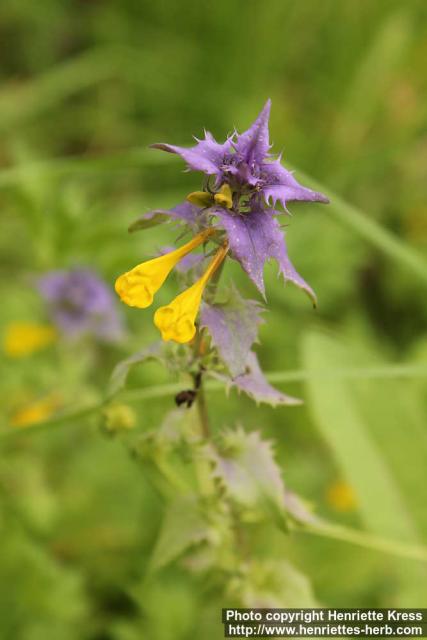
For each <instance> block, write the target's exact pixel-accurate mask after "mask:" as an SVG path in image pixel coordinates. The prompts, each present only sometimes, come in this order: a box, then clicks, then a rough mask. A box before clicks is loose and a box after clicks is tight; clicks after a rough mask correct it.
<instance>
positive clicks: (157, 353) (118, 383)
mask: <svg viewBox="0 0 427 640" xmlns="http://www.w3.org/2000/svg"><path fill="white" fill-rule="evenodd" d="M163 346H164V345H163V343H162V342H155V343H154V344H152V345H150V346H149V347H146V348H145V349H142V351H138V353H134V354H133V355H132V356H129V357H128V358H126V359H125V360H122V361H121V362H119V363H118V364H117V365H116V366H115V367H114V369H113V373H112V374H111V378H110V384H109V388H108V396H113V395H115V394H116V393H118V392H119V391H120V390H121V389H123V387H124V386H125V384H126V380H127V377H128V375H129V372H130V370H131V369H132V367H134V366H135V365H137V364H141V363H143V362H147V360H158V361H159V362H163V357H162V351H163Z"/></svg>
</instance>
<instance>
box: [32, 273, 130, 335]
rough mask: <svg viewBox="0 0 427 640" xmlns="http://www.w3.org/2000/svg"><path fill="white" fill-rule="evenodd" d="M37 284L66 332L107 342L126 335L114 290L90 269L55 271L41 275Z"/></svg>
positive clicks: (52, 315)
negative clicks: (112, 291)
mask: <svg viewBox="0 0 427 640" xmlns="http://www.w3.org/2000/svg"><path fill="white" fill-rule="evenodd" d="M37 285H38V289H39V291H40V294H41V296H42V297H43V298H44V300H45V301H46V302H47V304H48V307H49V312H50V315H51V318H52V321H53V323H54V324H55V325H56V326H57V327H58V329H59V330H60V331H61V332H62V333H63V334H64V335H66V336H68V337H70V338H78V337H80V336H83V335H92V336H94V337H96V338H98V339H99V340H103V341H106V342H114V341H116V340H118V339H120V338H121V337H122V334H123V327H122V322H121V318H120V316H119V314H118V312H117V308H116V305H115V300H114V298H113V296H112V294H111V291H110V289H109V288H108V287H107V285H106V284H105V282H103V280H101V279H100V278H99V277H98V276H97V275H96V274H95V273H93V272H92V271H90V270H89V269H74V270H70V271H51V272H49V273H47V274H46V275H44V276H43V277H41V278H39V280H38V283H37Z"/></svg>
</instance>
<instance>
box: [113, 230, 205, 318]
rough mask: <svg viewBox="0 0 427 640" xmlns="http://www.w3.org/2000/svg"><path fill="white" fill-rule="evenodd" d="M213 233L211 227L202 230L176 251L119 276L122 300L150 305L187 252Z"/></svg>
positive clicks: (136, 304)
mask: <svg viewBox="0 0 427 640" xmlns="http://www.w3.org/2000/svg"><path fill="white" fill-rule="evenodd" d="M212 233H213V231H212V230H211V229H207V230H206V231H202V232H201V233H199V234H197V235H196V236H195V237H194V238H193V239H192V240H190V242H187V244H185V245H184V246H183V247H180V248H179V249H176V251H171V252H170V253H166V254H165V255H163V256H159V257H158V258H154V259H153V260H148V261H146V262H142V263H141V264H139V265H137V266H136V267H135V268H134V269H131V271H128V272H127V273H124V274H123V275H121V276H119V277H118V278H117V280H116V284H115V289H116V292H117V294H118V295H119V296H120V298H121V300H122V301H123V302H124V303H125V304H127V305H129V306H130V307H138V308H139V309H145V308H146V307H149V306H150V304H151V303H152V302H153V296H154V294H155V293H156V292H157V291H158V290H159V289H160V287H161V286H162V284H163V283H164V281H165V280H166V278H167V277H168V275H169V273H170V272H171V271H172V269H173V268H174V266H175V265H176V264H177V263H178V262H179V261H180V260H181V258H183V257H184V256H185V255H187V253H189V252H190V251H192V250H193V249H195V248H196V247H198V246H199V245H200V244H202V243H203V242H205V240H206V239H207V238H208V236H210V235H211V234H212Z"/></svg>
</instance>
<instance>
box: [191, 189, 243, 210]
mask: <svg viewBox="0 0 427 640" xmlns="http://www.w3.org/2000/svg"><path fill="white" fill-rule="evenodd" d="M187 200H188V202H191V204H195V205H197V206H198V207H212V206H213V205H214V204H218V205H219V206H220V207H225V208H226V209H231V208H232V206H233V192H232V190H231V188H230V185H229V184H227V183H224V184H223V185H222V187H221V188H220V190H219V191H218V192H217V193H211V192H210V191H193V192H192V193H189V194H188V196H187Z"/></svg>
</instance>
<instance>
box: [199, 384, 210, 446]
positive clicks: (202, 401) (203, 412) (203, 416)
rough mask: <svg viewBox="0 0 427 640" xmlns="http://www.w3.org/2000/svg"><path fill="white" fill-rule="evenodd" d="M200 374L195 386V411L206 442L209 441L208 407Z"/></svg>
mask: <svg viewBox="0 0 427 640" xmlns="http://www.w3.org/2000/svg"><path fill="white" fill-rule="evenodd" d="M202 375H203V374H202V372H200V374H199V376H198V384H197V398H196V402H197V411H198V414H199V420H200V427H201V431H202V434H203V436H204V438H206V440H209V438H210V435H211V432H210V426H209V415H208V407H207V404H206V395H205V389H204V386H203V379H202Z"/></svg>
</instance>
